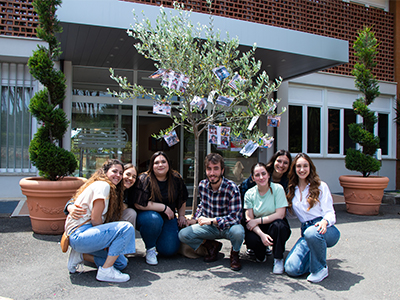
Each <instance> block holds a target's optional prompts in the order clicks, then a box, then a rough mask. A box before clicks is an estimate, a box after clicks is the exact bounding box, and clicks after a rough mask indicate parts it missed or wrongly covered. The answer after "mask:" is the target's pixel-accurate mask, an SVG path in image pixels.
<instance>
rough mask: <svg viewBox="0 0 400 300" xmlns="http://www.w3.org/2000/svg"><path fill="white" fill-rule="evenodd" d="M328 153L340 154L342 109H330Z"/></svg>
mask: <svg viewBox="0 0 400 300" xmlns="http://www.w3.org/2000/svg"><path fill="white" fill-rule="evenodd" d="M328 153H329V154H339V153H340V109H328Z"/></svg>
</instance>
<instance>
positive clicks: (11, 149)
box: [0, 63, 33, 172]
mask: <svg viewBox="0 0 400 300" xmlns="http://www.w3.org/2000/svg"><path fill="white" fill-rule="evenodd" d="M0 77H1V81H0V83H1V84H0V96H1V114H0V126H1V138H0V148H1V160H0V168H1V169H2V170H3V171H4V172H31V171H33V169H31V168H32V167H31V163H30V160H29V143H30V141H31V139H32V118H31V115H30V113H29V111H28V105H29V101H30V99H31V97H32V95H33V87H32V78H31V75H30V74H29V70H28V67H27V66H26V65H23V64H8V63H0Z"/></svg>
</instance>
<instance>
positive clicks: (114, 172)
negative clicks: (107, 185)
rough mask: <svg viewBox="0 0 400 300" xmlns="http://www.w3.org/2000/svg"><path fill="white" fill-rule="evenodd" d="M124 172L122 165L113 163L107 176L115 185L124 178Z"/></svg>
mask: <svg viewBox="0 0 400 300" xmlns="http://www.w3.org/2000/svg"><path fill="white" fill-rule="evenodd" d="M123 173H124V171H123V169H122V166H121V165H112V166H111V168H109V169H108V171H107V173H106V176H107V177H108V179H110V180H111V182H112V183H113V184H114V185H118V183H119V182H120V181H121V179H122V176H123Z"/></svg>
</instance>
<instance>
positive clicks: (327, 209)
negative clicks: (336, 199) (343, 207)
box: [317, 181, 336, 231]
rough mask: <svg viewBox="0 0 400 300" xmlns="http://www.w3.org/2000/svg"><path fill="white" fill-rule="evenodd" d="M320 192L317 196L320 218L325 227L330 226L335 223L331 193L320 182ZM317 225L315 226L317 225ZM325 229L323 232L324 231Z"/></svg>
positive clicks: (324, 184) (326, 186) (323, 183)
mask: <svg viewBox="0 0 400 300" xmlns="http://www.w3.org/2000/svg"><path fill="white" fill-rule="evenodd" d="M319 189H320V191H321V193H320V196H319V203H320V207H321V217H322V218H323V220H325V221H326V223H327V224H326V227H329V226H332V225H334V224H335V223H336V214H335V210H334V208H333V199H332V194H331V191H330V190H329V187H328V185H327V184H326V183H325V182H323V181H322V182H321V185H320V186H319ZM318 223H319V222H318ZM318 223H317V224H318ZM326 227H325V231H326Z"/></svg>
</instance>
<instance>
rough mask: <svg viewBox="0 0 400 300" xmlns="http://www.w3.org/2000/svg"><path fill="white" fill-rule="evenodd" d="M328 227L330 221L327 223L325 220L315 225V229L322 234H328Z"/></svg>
mask: <svg viewBox="0 0 400 300" xmlns="http://www.w3.org/2000/svg"><path fill="white" fill-rule="evenodd" d="M327 226H328V221H326V220H325V219H322V220H321V221H319V222H317V223H315V227H318V228H317V231H318V232H319V233H320V234H325V233H326V227H327Z"/></svg>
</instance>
